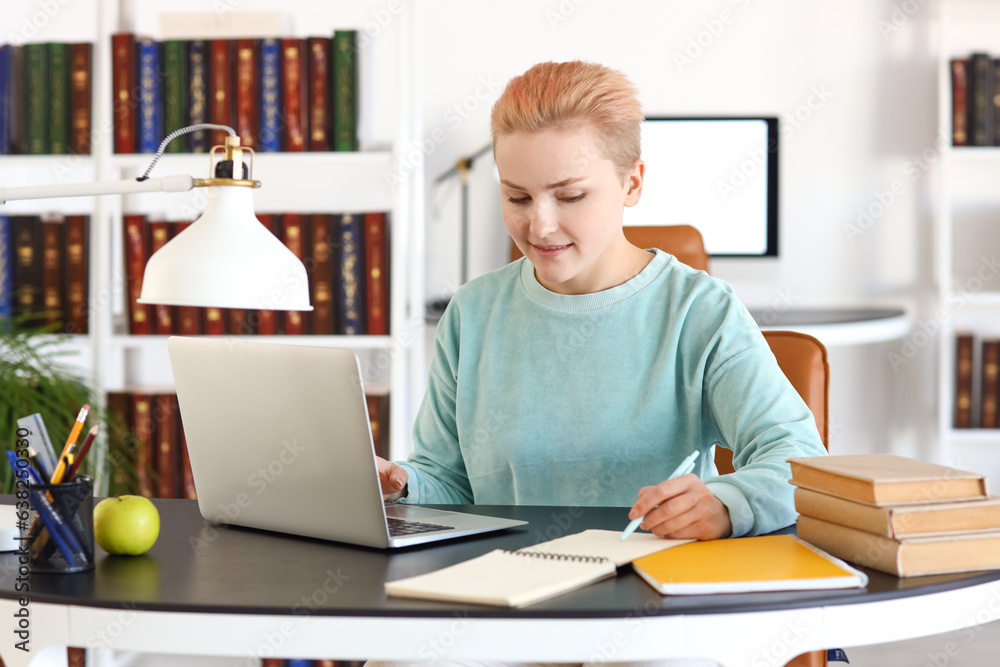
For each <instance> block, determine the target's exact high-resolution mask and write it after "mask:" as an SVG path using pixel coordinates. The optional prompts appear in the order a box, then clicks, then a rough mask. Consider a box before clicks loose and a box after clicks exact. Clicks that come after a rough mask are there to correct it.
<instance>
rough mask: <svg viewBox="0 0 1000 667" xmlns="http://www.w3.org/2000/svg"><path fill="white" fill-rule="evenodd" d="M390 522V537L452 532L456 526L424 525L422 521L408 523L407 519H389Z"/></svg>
mask: <svg viewBox="0 0 1000 667" xmlns="http://www.w3.org/2000/svg"><path fill="white" fill-rule="evenodd" d="M386 520H387V521H388V522H389V536H390V537H402V536H403V535H417V534H419V533H431V532H434V531H435V530H451V529H452V528H454V526H442V525H440V524H437V523H422V522H420V521H406V520H405V519H394V518H392V517H387V519H386Z"/></svg>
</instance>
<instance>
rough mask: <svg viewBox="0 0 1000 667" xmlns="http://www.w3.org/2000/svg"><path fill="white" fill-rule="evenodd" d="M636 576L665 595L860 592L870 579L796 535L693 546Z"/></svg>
mask: <svg viewBox="0 0 1000 667" xmlns="http://www.w3.org/2000/svg"><path fill="white" fill-rule="evenodd" d="M632 567H634V568H635V571H636V573H637V574H638V575H639V576H641V577H642V578H643V579H645V580H646V582H647V583H649V585H650V586H652V587H653V588H655V589H656V590H658V591H659V592H660V593H662V594H664V595H699V594H705V593H753V592H760V591H790V590H811V589H821V588H861V587H863V586H866V585H867V584H868V575H866V574H865V573H864V572H861V571H860V570H856V569H855V568H853V567H851V566H850V565H848V564H847V563H845V562H844V561H842V560H840V559H838V558H834V557H833V556H831V555H829V554H827V553H825V552H823V551H820V550H819V549H817V548H816V547H814V546H812V545H810V544H808V543H806V542H803V541H802V540H800V539H798V538H797V537H795V536H793V535H763V536H760V537H737V538H732V539H726V540H711V541H708V542H691V543H690V544H684V545H681V546H678V547H674V548H673V549H668V550H667V551H661V552H659V553H655V554H652V555H650V556H644V557H643V558H639V559H637V560H635V561H633V563H632Z"/></svg>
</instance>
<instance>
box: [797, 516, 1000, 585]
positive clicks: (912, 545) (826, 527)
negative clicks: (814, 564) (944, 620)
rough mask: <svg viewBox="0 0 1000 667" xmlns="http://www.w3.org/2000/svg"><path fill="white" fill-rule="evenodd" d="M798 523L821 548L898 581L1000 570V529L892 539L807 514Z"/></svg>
mask: <svg viewBox="0 0 1000 667" xmlns="http://www.w3.org/2000/svg"><path fill="white" fill-rule="evenodd" d="M797 525H798V533H799V537H800V538H802V539H804V540H806V541H807V542H809V543H811V544H815V545H816V546H818V547H819V548H820V549H823V550H825V551H828V552H829V553H831V554H833V555H835V556H838V557H840V558H843V559H845V560H848V561H851V562H852V563H857V564H858V565H864V566H866V567H870V568H873V569H876V570H879V571H880V572H887V573H889V574H894V575H896V576H897V577H909V576H916V575H926V574H946V573H952V572H974V571H977V570H995V569H997V568H1000V531H989V532H978V533H964V534H961V535H936V536H932V537H911V538H906V539H891V538H888V537H883V536H881V535H876V534H874V533H866V532H865V531H863V530H858V529H856V528H850V527H848V526H841V525H838V524H835V523H831V522H829V521H822V520H820V519H815V518H813V517H809V516H803V515H800V516H799V518H798V522H797Z"/></svg>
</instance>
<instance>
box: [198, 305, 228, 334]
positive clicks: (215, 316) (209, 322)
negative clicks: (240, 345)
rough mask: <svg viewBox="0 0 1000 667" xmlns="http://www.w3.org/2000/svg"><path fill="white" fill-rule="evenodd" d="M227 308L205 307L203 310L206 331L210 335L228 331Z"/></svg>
mask: <svg viewBox="0 0 1000 667" xmlns="http://www.w3.org/2000/svg"><path fill="white" fill-rule="evenodd" d="M225 310H226V309H225V308H215V307H210V308H205V309H204V311H203V312H202V322H203V323H204V333H205V334H206V335H208V336H222V335H223V334H225V333H226V312H225Z"/></svg>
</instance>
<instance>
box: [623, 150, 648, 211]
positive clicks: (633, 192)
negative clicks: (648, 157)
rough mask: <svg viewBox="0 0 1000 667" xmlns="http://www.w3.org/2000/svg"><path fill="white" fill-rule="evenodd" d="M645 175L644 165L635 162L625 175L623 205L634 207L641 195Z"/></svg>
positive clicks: (643, 163)
mask: <svg viewBox="0 0 1000 667" xmlns="http://www.w3.org/2000/svg"><path fill="white" fill-rule="evenodd" d="M645 175H646V163H645V162H643V161H642V160H636V161H635V164H634V165H632V170H631V171H630V172H629V173H628V174H626V175H625V187H626V190H625V205H626V206H635V205H636V204H638V203H639V197H640V196H641V195H642V180H643V177H644V176H645Z"/></svg>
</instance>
